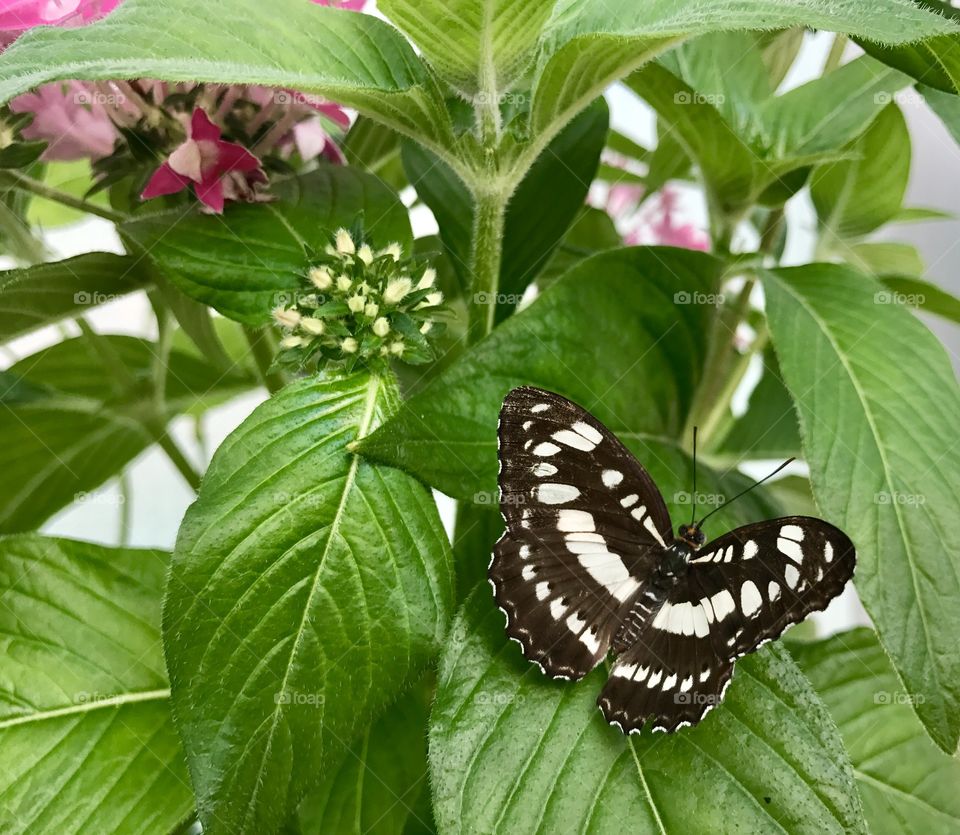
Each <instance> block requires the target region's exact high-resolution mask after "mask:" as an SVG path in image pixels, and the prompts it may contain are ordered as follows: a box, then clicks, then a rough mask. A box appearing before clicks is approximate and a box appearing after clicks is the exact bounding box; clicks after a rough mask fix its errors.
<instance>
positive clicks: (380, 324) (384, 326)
mask: <svg viewBox="0 0 960 835" xmlns="http://www.w3.org/2000/svg"><path fill="white" fill-rule="evenodd" d="M373 333H374V335H376V336H379V337H380V338H381V339H382V338H383V337H385V336H386V335H387V334H388V333H390V323H389V322H388V321H387V320H386V319H385V318H384V317H383V316H381V317H380V318H379V319H377V320H376V321H375V322H374V323H373Z"/></svg>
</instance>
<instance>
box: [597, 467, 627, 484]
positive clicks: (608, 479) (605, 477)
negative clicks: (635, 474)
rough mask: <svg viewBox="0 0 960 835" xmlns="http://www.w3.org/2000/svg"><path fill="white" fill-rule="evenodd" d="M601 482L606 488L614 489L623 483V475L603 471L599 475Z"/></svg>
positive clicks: (617, 472)
mask: <svg viewBox="0 0 960 835" xmlns="http://www.w3.org/2000/svg"><path fill="white" fill-rule="evenodd" d="M600 479H601V481H603V483H604V485H605V486H607V487H616V486H617V485H618V484H619V483H620V482H621V481H623V473H621V472H620V471H619V470H604V471H603V473H602V474H601V475H600Z"/></svg>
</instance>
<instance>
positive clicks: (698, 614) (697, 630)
mask: <svg viewBox="0 0 960 835" xmlns="http://www.w3.org/2000/svg"><path fill="white" fill-rule="evenodd" d="M693 634H694V635H696V636H697V637H698V638H705V637H706V636H707V635H709V634H710V626H709V624H708V623H707V615H706V612H704V611H703V604H702V603H698V604H697V605H696V606H694V607H693Z"/></svg>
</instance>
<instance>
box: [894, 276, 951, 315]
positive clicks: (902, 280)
mask: <svg viewBox="0 0 960 835" xmlns="http://www.w3.org/2000/svg"><path fill="white" fill-rule="evenodd" d="M879 279H880V281H882V282H883V284H884V286H885V287H886V288H887V289H888V290H890V291H891V296H890V301H891V302H893V303H895V304H905V305H907V306H908V307H917V308H919V309H920V310H923V311H924V312H926V313H933V314H936V315H937V316H942V317H943V318H944V319H949V320H950V321H951V322H956V323H957V324H960V299H958V298H957V297H956V296H953V295H951V294H950V293H948V292H947V291H946V290H944V289H943V288H942V287H938V286H937V285H936V284H932V283H931V282H929V281H924V280H923V279H922V278H913V277H912V276H908V275H881V276H879Z"/></svg>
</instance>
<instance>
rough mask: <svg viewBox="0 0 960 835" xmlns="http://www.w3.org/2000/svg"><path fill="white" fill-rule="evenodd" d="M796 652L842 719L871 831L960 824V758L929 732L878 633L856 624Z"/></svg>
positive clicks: (926, 834) (928, 833)
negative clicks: (947, 751) (939, 744)
mask: <svg viewBox="0 0 960 835" xmlns="http://www.w3.org/2000/svg"><path fill="white" fill-rule="evenodd" d="M791 651H792V653H793V657H794V658H795V659H796V662H797V664H799V665H800V668H801V669H802V670H803V671H804V673H805V674H806V675H807V677H808V678H809V679H810V681H811V682H812V683H813V686H814V687H815V688H816V689H817V692H818V693H819V694H820V697H821V698H822V699H823V700H824V702H826V705H827V707H829V708H830V713H831V714H832V715H833V718H834V719H836V721H837V724H838V725H839V726H840V733H841V734H842V736H843V741H844V743H845V744H846V748H847V751H848V752H849V754H850V759H851V761H852V762H853V769H854V772H853V773H854V775H855V776H856V778H857V785H858V787H859V789H860V797H861V798H863V810H864V814H865V815H866V819H867V823H868V824H869V826H870V831H871V832H873V833H874V835H901V833H904V832H910V833H917V835H921V833H922V834H923V835H933V833H937V835H939V834H940V833H942V835H948V833H951V832H957V831H958V830H960V794H958V793H957V787H958V786H960V761H958V760H957V759H956V758H954V757H950V756H948V755H946V754H944V753H943V752H942V751H940V750H939V749H938V748H937V746H936V745H934V744H933V743H932V742H931V741H930V739H929V737H927V735H926V734H925V733H924V731H923V726H922V725H921V724H920V723H919V722H918V721H917V717H916V715H915V714H914V712H913V710H911V708H910V703H911V701H912V699H911V697H910V695H909V694H907V693H904V692H903V686H902V685H901V684H900V681H899V680H898V678H897V674H896V672H895V671H894V669H893V667H892V666H890V660H889V659H888V658H887V656H886V654H885V653H884V651H883V648H882V647H881V646H880V643H879V642H878V641H877V636H876V634H875V633H873V632H872V631H871V630H869V629H855V630H853V631H851V632H844V633H842V634H840V635H835V636H834V637H832V638H828V639H827V640H825V641H818V642H816V643H809V644H797V645H792V646H791Z"/></svg>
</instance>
